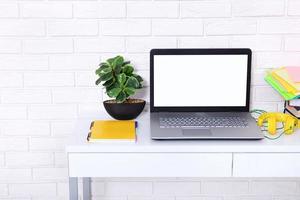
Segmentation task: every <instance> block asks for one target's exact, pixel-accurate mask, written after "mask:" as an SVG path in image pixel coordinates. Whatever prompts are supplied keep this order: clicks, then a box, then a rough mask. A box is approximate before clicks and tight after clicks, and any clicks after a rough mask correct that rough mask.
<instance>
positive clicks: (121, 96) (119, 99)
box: [116, 91, 127, 103]
mask: <svg viewBox="0 0 300 200" xmlns="http://www.w3.org/2000/svg"><path fill="white" fill-rule="evenodd" d="M126 98H127V97H126V94H125V92H124V91H121V92H120V93H119V95H118V96H117V97H116V100H117V102H120V103H122V102H124V101H125V100H126Z"/></svg>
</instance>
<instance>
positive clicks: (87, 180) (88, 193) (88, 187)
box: [82, 177, 91, 200]
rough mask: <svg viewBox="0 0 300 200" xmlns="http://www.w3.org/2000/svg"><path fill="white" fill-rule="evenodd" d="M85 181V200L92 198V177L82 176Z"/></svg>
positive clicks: (83, 181)
mask: <svg viewBox="0 0 300 200" xmlns="http://www.w3.org/2000/svg"><path fill="white" fill-rule="evenodd" d="M82 183H83V200H91V178H89V177H84V178H82Z"/></svg>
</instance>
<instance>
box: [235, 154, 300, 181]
mask: <svg viewBox="0 0 300 200" xmlns="http://www.w3.org/2000/svg"><path fill="white" fill-rule="evenodd" d="M233 176H234V177H300V154H299V153H288V154H287V153H235V154H234V156H233Z"/></svg>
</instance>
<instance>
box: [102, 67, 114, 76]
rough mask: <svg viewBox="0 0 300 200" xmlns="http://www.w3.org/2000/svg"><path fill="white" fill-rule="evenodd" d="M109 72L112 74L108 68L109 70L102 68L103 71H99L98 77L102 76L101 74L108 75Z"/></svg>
mask: <svg viewBox="0 0 300 200" xmlns="http://www.w3.org/2000/svg"><path fill="white" fill-rule="evenodd" d="M110 72H112V69H111V68H110V67H109V68H104V69H102V70H101V71H100V76H101V75H102V74H107V73H110Z"/></svg>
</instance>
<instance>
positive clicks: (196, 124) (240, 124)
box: [150, 49, 264, 140]
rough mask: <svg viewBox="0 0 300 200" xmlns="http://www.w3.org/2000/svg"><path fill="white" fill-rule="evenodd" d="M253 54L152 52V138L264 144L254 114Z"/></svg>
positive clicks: (236, 51)
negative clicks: (227, 140) (255, 140)
mask: <svg viewBox="0 0 300 200" xmlns="http://www.w3.org/2000/svg"><path fill="white" fill-rule="evenodd" d="M251 55H252V52H251V50H250V49H152V50H151V52H150V112H151V114H150V119H151V121H150V124H151V125H150V126H151V137H152V139H161V140H163V139H263V138H264V135H263V133H262V132H261V130H260V128H259V127H258V126H257V125H256V122H255V120H254V118H253V117H252V116H251V114H250V113H249V100H250V76H251Z"/></svg>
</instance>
